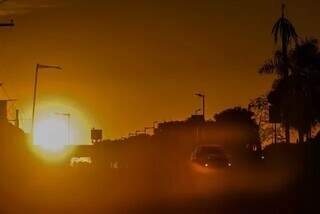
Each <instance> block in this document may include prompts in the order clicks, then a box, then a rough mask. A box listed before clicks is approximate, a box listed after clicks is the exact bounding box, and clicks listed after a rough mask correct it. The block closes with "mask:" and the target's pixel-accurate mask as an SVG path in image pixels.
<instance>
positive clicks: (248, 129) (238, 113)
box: [214, 107, 261, 150]
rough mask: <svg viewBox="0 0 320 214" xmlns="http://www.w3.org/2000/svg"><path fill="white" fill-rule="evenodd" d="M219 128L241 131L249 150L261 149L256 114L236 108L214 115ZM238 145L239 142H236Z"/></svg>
mask: <svg viewBox="0 0 320 214" xmlns="http://www.w3.org/2000/svg"><path fill="white" fill-rule="evenodd" d="M214 119H215V122H216V124H217V125H218V126H224V125H227V126H229V130H230V132H233V131H241V133H243V135H244V136H245V137H244V139H245V142H244V143H245V144H246V146H247V147H249V148H254V147H255V148H256V149H257V150H260V149H261V142H260V136H259V126H258V125H257V123H256V121H255V120H254V113H253V112H251V111H248V110H247V109H245V108H241V107H234V108H229V109H226V110H224V111H222V112H220V113H218V114H215V115H214ZM235 143H237V142H235Z"/></svg>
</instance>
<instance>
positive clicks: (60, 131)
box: [34, 116, 69, 152]
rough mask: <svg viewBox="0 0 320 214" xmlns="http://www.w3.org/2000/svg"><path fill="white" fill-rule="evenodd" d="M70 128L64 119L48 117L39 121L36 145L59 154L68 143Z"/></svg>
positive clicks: (35, 137)
mask: <svg viewBox="0 0 320 214" xmlns="http://www.w3.org/2000/svg"><path fill="white" fill-rule="evenodd" d="M68 131H69V130H68V126H67V125H66V122H65V121H64V119H63V118H60V117H53V116H52V117H48V118H44V119H41V120H39V121H37V123H36V124H35V130H34V144H36V145H39V146H40V147H41V148H42V149H44V150H47V151H50V152H59V151H61V150H63V149H64V147H65V145H67V143H68Z"/></svg>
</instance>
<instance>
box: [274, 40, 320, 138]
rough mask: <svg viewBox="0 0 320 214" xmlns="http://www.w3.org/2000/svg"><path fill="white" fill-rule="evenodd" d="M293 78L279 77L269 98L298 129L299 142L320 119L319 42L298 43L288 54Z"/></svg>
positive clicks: (292, 125)
mask: <svg viewBox="0 0 320 214" xmlns="http://www.w3.org/2000/svg"><path fill="white" fill-rule="evenodd" d="M288 68H289V69H290V75H289V76H288V77H287V78H279V79H278V80H276V81H275V83H274V85H273V90H272V91H271V92H270V93H269V95H268V100H269V102H270V103H271V104H272V105H273V106H275V107H277V108H278V109H280V112H281V114H282V117H284V116H285V117H286V118H282V119H283V120H284V119H285V121H287V122H288V123H289V124H290V125H291V127H293V128H295V129H297V130H298V133H299V142H301V143H302V142H303V141H304V136H305V134H307V133H308V132H309V133H310V130H311V127H312V126H313V125H314V124H315V123H316V122H317V121H319V118H320V111H319V109H320V101H319V99H318V98H319V97H320V88H319V85H320V50H319V46H318V42H317V40H314V39H311V40H310V39H306V40H301V42H300V43H297V45H296V46H295V48H294V49H292V50H291V51H290V52H289V55H288Z"/></svg>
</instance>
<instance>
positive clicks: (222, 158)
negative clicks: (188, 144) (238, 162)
mask: <svg viewBox="0 0 320 214" xmlns="http://www.w3.org/2000/svg"><path fill="white" fill-rule="evenodd" d="M191 162H192V163H193V164H196V165H199V166H201V167H205V168H210V169H221V168H228V167H231V161H230V158H229V157H228V155H227V154H226V152H225V151H224V149H223V148H222V147H221V146H218V145H199V146H197V147H196V148H195V149H194V150H193V152H192V154H191Z"/></svg>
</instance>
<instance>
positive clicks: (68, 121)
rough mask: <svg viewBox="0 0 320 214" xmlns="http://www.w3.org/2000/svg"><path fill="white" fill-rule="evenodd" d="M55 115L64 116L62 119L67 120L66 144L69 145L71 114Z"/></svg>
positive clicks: (58, 113)
mask: <svg viewBox="0 0 320 214" xmlns="http://www.w3.org/2000/svg"><path fill="white" fill-rule="evenodd" d="M56 114H57V115H61V116H64V117H66V118H67V123H68V140H67V144H68V145H70V117H71V114H70V113H60V112H57V113H56Z"/></svg>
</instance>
